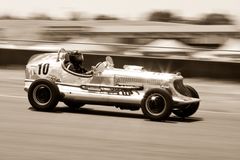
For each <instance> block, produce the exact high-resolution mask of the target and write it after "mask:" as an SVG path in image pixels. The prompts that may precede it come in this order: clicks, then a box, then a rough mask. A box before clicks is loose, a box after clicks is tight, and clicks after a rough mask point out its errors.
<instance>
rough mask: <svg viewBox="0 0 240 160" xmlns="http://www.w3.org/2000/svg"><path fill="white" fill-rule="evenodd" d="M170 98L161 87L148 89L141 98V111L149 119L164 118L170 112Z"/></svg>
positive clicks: (157, 119) (158, 119)
mask: <svg viewBox="0 0 240 160" xmlns="http://www.w3.org/2000/svg"><path fill="white" fill-rule="evenodd" d="M171 104H172V98H171V96H170V95H169V93H168V92H167V91H165V90H163V89H158V88H156V89H150V90H149V91H147V92H146V94H145V96H144V98H143V100H142V105H141V108H142V112H143V113H144V115H145V116H146V117H147V118H149V119H150V120H154V121H160V120H166V119H167V118H168V117H169V116H170V114H171V112H172V107H171Z"/></svg>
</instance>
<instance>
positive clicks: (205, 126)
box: [0, 69, 240, 160]
mask: <svg viewBox="0 0 240 160" xmlns="http://www.w3.org/2000/svg"><path fill="white" fill-rule="evenodd" d="M23 80H24V71H23V70H6V69H0V109H1V110H0V160H38V159H41V160H53V159H54V160H55V159H56V160H67V159H68V160H74V159H76V160H80V159H82V160H83V159H84V160H85V159H98V160H101V159H104V160H108V159H109V160H113V159H114V160H115V159H119V160H120V159H121V160H124V159H126V160H130V159H131V160H132V159H137V160H151V159H156V160H160V159H163V160H169V159H172V160H177V159H180V160H186V159H189V160H193V159H194V160H198V159H199V160H203V159H204V160H207V159H209V160H214V159H216V160H219V159H222V160H232V159H235V160H238V159H239V157H240V152H239V151H240V106H239V104H240V98H239V97H240V85H239V83H237V82H231V81H214V80H209V79H187V80H186V81H185V82H187V83H188V84H190V85H192V86H194V87H195V88H196V89H197V90H198V91H199V94H200V96H201V98H202V102H201V106H200V109H199V111H198V112H197V113H196V114H195V115H194V116H192V117H191V118H187V119H180V118H177V117H174V115H171V117H170V118H169V119H168V120H167V121H166V122H152V121H149V120H146V119H144V117H143V116H142V113H141V111H136V112H132V111H125V110H119V109H115V108H112V107H104V106H92V105H86V106H85V107H84V108H82V109H80V110H78V111H76V112H71V111H70V110H69V109H68V108H67V107H66V106H65V105H64V104H63V103H59V105H58V107H57V108H56V110H55V111H54V112H51V113H47V112H37V111H34V110H33V109H32V108H31V106H30V104H29V103H28V100H27V97H26V93H25V92H24V91H23Z"/></svg>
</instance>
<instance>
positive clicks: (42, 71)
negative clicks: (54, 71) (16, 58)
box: [38, 63, 50, 75]
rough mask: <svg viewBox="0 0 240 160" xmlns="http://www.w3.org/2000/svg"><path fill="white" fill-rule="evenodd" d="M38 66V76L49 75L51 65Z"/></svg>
mask: <svg viewBox="0 0 240 160" xmlns="http://www.w3.org/2000/svg"><path fill="white" fill-rule="evenodd" d="M38 66H39V68H38V74H39V75H41V74H43V75H46V74H48V71H49V66H50V64H49V63H45V64H39V65H38Z"/></svg>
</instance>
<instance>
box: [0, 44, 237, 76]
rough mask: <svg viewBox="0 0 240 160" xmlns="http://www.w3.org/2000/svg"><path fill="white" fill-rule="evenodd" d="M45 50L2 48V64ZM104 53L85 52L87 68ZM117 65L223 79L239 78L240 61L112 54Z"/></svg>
mask: <svg viewBox="0 0 240 160" xmlns="http://www.w3.org/2000/svg"><path fill="white" fill-rule="evenodd" d="M39 53H43V51H33V50H23V49H0V66H7V65H21V66H23V65H26V64H27V62H28V59H29V58H30V57H31V56H32V55H34V54H39ZM105 56H106V55H104V54H90V53H89V54H85V62H84V65H85V66H86V67H87V68H90V67H91V66H93V65H95V64H96V63H97V62H99V61H104V59H105ZM112 57H113V60H114V63H115V67H117V68H122V67H123V65H125V64H131V65H141V66H144V68H145V69H147V70H152V71H161V72H181V73H182V75H183V76H184V77H210V78H222V79H239V78H240V70H239V69H238V68H240V63H234V62H217V61H201V60H188V59H170V58H160V57H159V58H156V57H155V58H153V57H142V56H139V57H136V56H124V55H114V54H113V55H112Z"/></svg>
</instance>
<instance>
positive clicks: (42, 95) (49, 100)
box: [28, 79, 60, 111]
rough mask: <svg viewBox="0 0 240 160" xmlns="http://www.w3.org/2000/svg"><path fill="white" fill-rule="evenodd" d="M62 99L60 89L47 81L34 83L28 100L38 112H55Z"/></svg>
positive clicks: (41, 80)
mask: <svg viewBox="0 0 240 160" xmlns="http://www.w3.org/2000/svg"><path fill="white" fill-rule="evenodd" d="M59 99H60V92H59V90H58V87H57V86H56V85H55V84H54V83H53V82H51V81H49V80H46V79H38V80H36V81H34V82H33V83H32V84H31V86H30V87H29V90H28V100H29V102H30V104H31V105H32V107H33V108H35V109H36V110H38V111H51V110H53V109H54V108H55V107H56V106H57V104H58V102H59Z"/></svg>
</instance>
